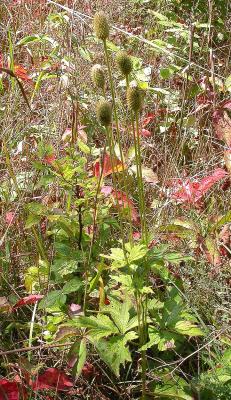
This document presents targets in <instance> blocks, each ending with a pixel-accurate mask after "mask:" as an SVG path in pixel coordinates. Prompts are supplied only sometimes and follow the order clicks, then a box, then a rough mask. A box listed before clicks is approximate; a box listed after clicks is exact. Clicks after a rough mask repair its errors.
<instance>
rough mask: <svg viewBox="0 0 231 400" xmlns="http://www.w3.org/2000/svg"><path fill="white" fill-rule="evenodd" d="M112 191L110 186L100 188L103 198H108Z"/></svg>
mask: <svg viewBox="0 0 231 400" xmlns="http://www.w3.org/2000/svg"><path fill="white" fill-rule="evenodd" d="M112 191H113V187H112V186H102V188H101V193H103V194H104V196H109V194H111V193H112Z"/></svg>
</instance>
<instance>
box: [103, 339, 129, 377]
mask: <svg viewBox="0 0 231 400" xmlns="http://www.w3.org/2000/svg"><path fill="white" fill-rule="evenodd" d="M128 337H129V336H128ZM128 337H126V336H125V337H121V336H115V337H112V338H110V339H109V340H108V341H106V340H103V339H101V340H99V341H98V343H97V344H96V350H97V352H98V353H99V356H100V358H101V359H102V360H103V361H104V362H105V364H107V365H108V366H109V367H110V368H111V370H112V371H113V372H114V374H115V375H116V376H117V377H119V374H120V365H121V364H122V365H123V366H125V362H126V361H131V355H130V352H129V349H128V347H127V346H126V343H127V340H128Z"/></svg>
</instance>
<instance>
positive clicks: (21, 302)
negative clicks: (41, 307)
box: [13, 294, 43, 309]
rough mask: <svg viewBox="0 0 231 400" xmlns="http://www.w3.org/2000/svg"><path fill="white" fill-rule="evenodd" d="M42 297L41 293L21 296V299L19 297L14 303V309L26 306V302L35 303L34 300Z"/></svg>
mask: <svg viewBox="0 0 231 400" xmlns="http://www.w3.org/2000/svg"><path fill="white" fill-rule="evenodd" d="M42 298H43V295H41V294H30V295H29V296H27V297H23V298H22V299H20V300H19V301H18V302H17V303H16V304H15V305H14V307H13V308H14V309H15V308H20V307H23V306H26V305H27V304H34V303H36V301H39V300H41V299H42Z"/></svg>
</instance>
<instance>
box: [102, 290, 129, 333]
mask: <svg viewBox="0 0 231 400" xmlns="http://www.w3.org/2000/svg"><path fill="white" fill-rule="evenodd" d="M130 308H131V303H130V301H129V300H128V298H126V299H125V301H124V302H123V303H121V302H120V301H118V300H114V299H112V300H111V303H110V305H108V306H107V307H105V308H104V309H103V311H105V312H107V313H109V314H110V315H111V317H112V319H113V321H114V323H115V324H116V326H117V327H118V329H119V331H120V332H121V333H122V334H125V333H126V332H127V330H128V322H129V319H130V314H129V310H130Z"/></svg>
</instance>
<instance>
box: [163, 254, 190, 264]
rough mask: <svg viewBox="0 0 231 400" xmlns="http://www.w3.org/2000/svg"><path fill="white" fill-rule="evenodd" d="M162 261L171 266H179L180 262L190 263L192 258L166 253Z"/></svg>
mask: <svg viewBox="0 0 231 400" xmlns="http://www.w3.org/2000/svg"><path fill="white" fill-rule="evenodd" d="M164 259H165V261H167V262H170V263H171V264H179V263H180V262H181V261H192V260H193V257H191V256H183V255H182V254H181V253H177V252H175V253H166V254H165V255H164Z"/></svg>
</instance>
